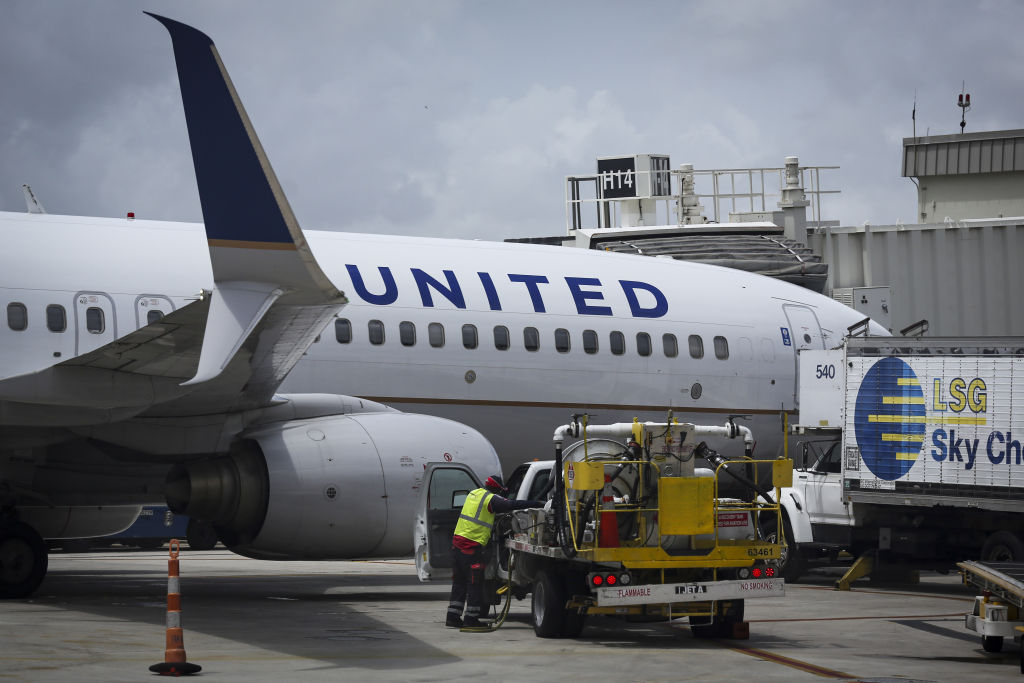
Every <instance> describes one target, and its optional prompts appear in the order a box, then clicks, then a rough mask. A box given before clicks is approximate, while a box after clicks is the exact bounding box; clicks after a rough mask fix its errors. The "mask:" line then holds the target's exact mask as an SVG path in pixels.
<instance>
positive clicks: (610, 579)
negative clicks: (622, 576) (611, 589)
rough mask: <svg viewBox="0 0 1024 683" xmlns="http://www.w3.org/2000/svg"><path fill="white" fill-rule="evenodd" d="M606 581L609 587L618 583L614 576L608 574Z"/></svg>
mask: <svg viewBox="0 0 1024 683" xmlns="http://www.w3.org/2000/svg"><path fill="white" fill-rule="evenodd" d="M606 581H607V583H608V585H609V586H614V585H615V584H617V583H618V582H619V581H618V579H616V578H615V574H609V575H608V578H607V580H606Z"/></svg>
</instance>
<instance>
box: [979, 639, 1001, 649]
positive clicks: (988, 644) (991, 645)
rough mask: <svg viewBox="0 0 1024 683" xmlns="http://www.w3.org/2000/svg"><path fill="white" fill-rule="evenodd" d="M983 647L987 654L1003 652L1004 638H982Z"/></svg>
mask: <svg viewBox="0 0 1024 683" xmlns="http://www.w3.org/2000/svg"><path fill="white" fill-rule="evenodd" d="M981 647H982V649H983V650H985V652H1002V651H1003V637H1002V636H982V637H981Z"/></svg>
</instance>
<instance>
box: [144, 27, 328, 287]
mask: <svg viewBox="0 0 1024 683" xmlns="http://www.w3.org/2000/svg"><path fill="white" fill-rule="evenodd" d="M146 14H149V15H150V16H151V17H153V18H154V19H156V20H157V21H159V22H160V23H161V24H163V25H164V27H165V28H166V29H167V30H168V32H169V33H170V34H171V43H172V45H173V47H174V60H175V63H176V65H177V69H178V81H179V84H180V86H181V99H182V103H183V105H184V108H185V120H186V123H187V124H188V134H189V140H190V141H191V144H192V161H193V163H194V165H195V171H196V182H197V184H198V187H199V200H200V202H201V204H202V209H203V221H204V223H205V224H206V236H207V241H208V243H209V247H210V260H211V262H212V264H213V273H214V280H216V281H218V282H229V281H239V282H253V281H264V280H266V279H267V277H268V274H272V278H273V280H274V282H275V283H277V284H279V285H282V286H283V287H285V288H286V291H287V293H288V294H289V295H292V294H298V295H299V296H289V298H291V299H293V300H295V299H298V300H300V301H309V302H338V303H344V296H343V295H342V293H341V292H339V291H338V289H337V288H335V287H334V285H333V284H332V283H331V281H330V280H329V279H328V278H327V276H326V275H325V274H324V273H323V271H322V270H321V269H320V266H319V264H318V263H317V262H316V259H315V258H314V257H313V253H312V252H311V251H310V249H309V246H308V244H307V243H306V240H305V238H304V236H303V234H302V230H301V229H300V228H299V224H298V221H297V220H296V219H295V215H294V214H293V213H292V210H291V207H290V206H289V204H288V200H287V198H286V197H285V195H284V191H283V190H282V189H281V185H280V183H279V182H278V180H277V176H276V175H275V174H274V170H273V169H272V168H271V166H270V162H269V161H268V159H267V155H266V153H265V152H264V151H263V146H262V145H261V144H260V141H259V138H257V137H256V133H255V131H254V130H253V127H252V123H251V122H250V121H249V117H248V115H247V114H246V112H245V109H244V108H243V106H242V102H241V100H240V99H239V97H238V94H237V93H236V92H235V88H234V85H232V83H231V79H230V77H229V76H228V73H227V70H226V69H225V68H224V64H223V62H222V61H221V59H220V55H219V54H218V52H217V48H216V46H214V44H213V41H212V40H211V39H210V38H209V37H208V36H207V35H206V34H204V33H202V32H201V31H198V30H196V29H194V28H192V27H191V26H188V25H186V24H182V23H180V22H177V21H174V20H173V19H168V18H166V17H162V16H159V15H156V14H153V13H151V12H146Z"/></svg>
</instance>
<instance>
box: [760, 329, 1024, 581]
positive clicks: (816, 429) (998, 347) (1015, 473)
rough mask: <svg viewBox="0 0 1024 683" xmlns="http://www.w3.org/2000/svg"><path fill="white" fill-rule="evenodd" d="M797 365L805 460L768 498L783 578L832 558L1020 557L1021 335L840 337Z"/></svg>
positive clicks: (1023, 464) (1023, 484)
mask: <svg viewBox="0 0 1024 683" xmlns="http://www.w3.org/2000/svg"><path fill="white" fill-rule="evenodd" d="M799 363H800V369H799V382H800V418H799V424H798V429H799V431H801V432H802V433H803V434H804V435H805V436H806V437H807V442H806V443H805V450H806V451H810V452H813V453H815V454H816V457H814V458H813V459H812V460H813V461H812V462H807V461H805V462H804V463H803V466H802V467H798V469H797V471H796V473H795V475H794V483H793V486H792V487H789V488H786V489H784V490H783V491H782V497H781V499H780V500H779V503H780V505H781V506H782V509H783V515H782V516H783V527H784V528H783V530H782V535H784V536H785V538H786V539H787V540H788V541H789V546H788V548H787V551H786V552H785V553H784V556H783V559H782V562H781V566H780V569H781V571H782V573H783V575H784V576H785V577H786V578H787V579H788V580H794V579H796V578H797V577H798V576H799V574H800V573H801V572H802V571H803V570H804V569H805V568H806V563H807V561H808V560H809V559H813V558H815V557H822V556H830V555H831V556H834V555H835V554H837V553H838V552H840V551H849V552H850V553H852V554H853V555H854V556H857V557H861V558H870V559H871V561H877V560H879V559H880V558H884V559H886V560H899V561H901V562H903V561H905V562H907V563H908V564H917V565H919V566H930V567H939V566H948V567H952V565H953V563H954V562H956V561H959V560H978V559H980V560H982V561H983V562H993V561H995V562H1022V561H1024V516H1022V515H1021V513H1022V512H1024V449H1022V445H1021V442H1022V441H1024V383H1022V382H1021V381H1019V380H1020V379H1024V338H1011V337H1001V338H923V337H912V338H911V337H849V338H848V339H847V340H846V342H845V344H844V345H843V346H842V347H840V348H838V349H835V350H826V351H821V350H808V351H801V352H800V359H799ZM822 439H824V440H825V441H826V442H828V441H830V442H831V443H828V445H826V446H821V445H820V443H819V444H815V443H814V442H815V441H819V442H820V440H822ZM815 449H817V450H815ZM799 460H800V458H799V456H798V462H799ZM776 531H777V529H772V528H769V529H767V530H766V535H767V536H768V537H773V536H774V535H775V532H776Z"/></svg>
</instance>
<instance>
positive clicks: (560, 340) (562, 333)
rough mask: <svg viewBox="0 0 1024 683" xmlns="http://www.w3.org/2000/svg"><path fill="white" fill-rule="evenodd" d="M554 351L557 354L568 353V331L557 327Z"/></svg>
mask: <svg viewBox="0 0 1024 683" xmlns="http://www.w3.org/2000/svg"><path fill="white" fill-rule="evenodd" d="M555 351H558V352H559V353H568V352H569V330H567V329H565V328H564V327H559V328H558V329H557V330H555Z"/></svg>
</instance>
